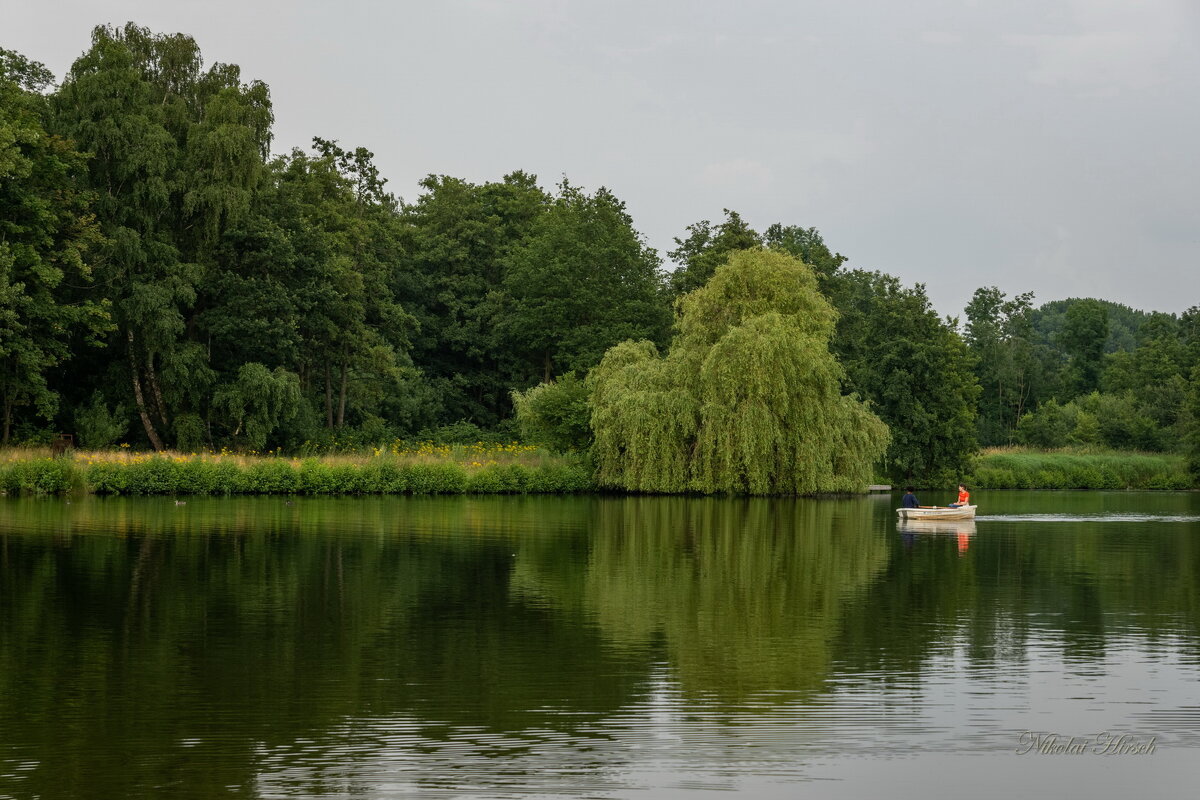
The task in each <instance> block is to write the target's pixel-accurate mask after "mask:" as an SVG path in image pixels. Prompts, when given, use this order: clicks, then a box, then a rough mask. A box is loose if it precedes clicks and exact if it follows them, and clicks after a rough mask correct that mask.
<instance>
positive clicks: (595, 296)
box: [495, 181, 671, 383]
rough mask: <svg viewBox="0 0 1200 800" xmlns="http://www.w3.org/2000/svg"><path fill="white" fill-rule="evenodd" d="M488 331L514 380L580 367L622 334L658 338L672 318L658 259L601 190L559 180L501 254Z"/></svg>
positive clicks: (549, 376)
mask: <svg viewBox="0 0 1200 800" xmlns="http://www.w3.org/2000/svg"><path fill="white" fill-rule="evenodd" d="M495 303H496V306H497V315H496V323H495V325H496V334H497V336H498V337H499V341H500V342H502V343H503V345H504V348H505V351H506V353H508V354H509V356H510V357H515V358H516V359H518V360H519V362H520V363H521V367H520V368H519V369H520V370H521V371H520V372H518V377H521V378H524V379H525V381H526V382H529V381H531V379H532V380H536V379H537V378H538V377H540V378H541V380H542V381H543V382H545V383H549V382H550V380H551V379H552V377H553V376H554V375H555V374H556V373H560V372H567V371H573V370H575V371H579V372H581V373H582V372H586V371H587V370H588V369H590V368H591V367H593V366H595V365H596V364H597V363H599V361H600V358H601V356H603V355H604V352H605V351H606V350H607V349H608V348H610V347H612V346H613V345H615V344H617V343H618V342H620V341H623V340H625V339H649V340H651V341H655V342H660V343H661V342H665V341H666V337H667V333H668V331H669V329H670V324H671V313H670V309H669V306H668V303H667V299H666V295H665V291H664V285H663V279H662V275H661V273H660V270H659V260H658V255H657V254H656V253H655V252H654V250H652V249H651V248H649V247H648V246H647V245H646V244H645V242H643V241H642V238H641V236H640V235H639V234H638V232H637V231H635V230H634V229H633V221H632V220H631V219H630V217H629V214H628V213H627V212H626V210H625V204H624V203H622V202H621V201H620V200H618V199H617V198H616V197H615V196H614V195H613V194H612V193H611V192H609V191H608V190H607V189H604V188H601V189H599V190H597V191H596V192H595V193H594V194H591V195H588V194H585V193H584V192H583V191H581V190H580V189H579V188H577V187H574V186H571V185H570V184H569V183H567V182H566V181H564V182H563V183H562V185H561V186H560V190H559V196H558V197H556V198H555V199H554V202H553V203H552V204H551V205H550V207H549V208H548V209H547V210H546V211H545V212H544V213H543V214H542V215H541V216H539V217H538V219H537V220H536V221H535V222H534V223H533V224H532V226H531V228H530V232H529V235H528V236H527V237H526V238H525V240H524V241H522V242H521V244H520V245H518V246H517V247H515V248H514V249H513V251H512V252H511V254H510V255H509V257H508V261H507V270H506V272H505V275H504V281H503V292H502V293H501V294H499V295H498V296H497V297H496V298H495Z"/></svg>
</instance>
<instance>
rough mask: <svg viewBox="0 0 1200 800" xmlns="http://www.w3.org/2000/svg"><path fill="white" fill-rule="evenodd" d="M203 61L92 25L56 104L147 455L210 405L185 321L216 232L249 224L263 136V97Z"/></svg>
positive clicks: (191, 50) (208, 376) (186, 40)
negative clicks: (90, 217) (90, 204)
mask: <svg viewBox="0 0 1200 800" xmlns="http://www.w3.org/2000/svg"><path fill="white" fill-rule="evenodd" d="M202 63H203V62H202V58H201V55H200V50H199V47H198V46H197V45H196V42H195V41H194V40H193V39H191V38H190V37H188V36H185V35H182V34H174V35H156V34H153V33H151V32H150V31H149V30H146V29H144V28H139V27H137V26H136V25H133V24H129V25H126V26H125V27H124V28H113V27H98V28H96V29H95V30H94V31H93V33H92V46H91V48H90V49H89V50H88V51H87V52H86V53H85V54H84V55H83V56H81V57H80V58H79V59H78V60H77V61H76V62H75V63H74V64H73V65H72V67H71V70H70V72H69V74H68V75H67V78H66V79H65V80H64V82H63V85H62V88H61V89H60V90H59V92H58V93H57V94H56V95H55V97H54V104H53V105H54V108H55V111H56V125H57V127H58V129H59V130H60V131H61V132H62V133H64V134H65V135H67V136H69V137H70V138H71V139H73V140H74V141H75V142H76V143H77V146H78V147H80V148H81V149H84V150H87V151H89V152H91V153H92V154H93V158H92V159H91V160H90V161H89V162H88V178H89V183H90V185H91V187H92V188H93V189H94V190H95V192H96V195H97V199H96V203H95V209H96V211H97V217H98V220H99V223H100V227H101V229H102V231H103V232H104V234H105V236H106V237H107V246H106V247H105V253H104V256H105V257H104V259H103V265H104V271H103V273H102V274H101V275H100V277H101V278H102V280H103V283H104V284H105V286H106V290H107V291H108V292H109V296H110V297H111V299H112V301H113V311H114V317H115V321H116V323H117V325H118V326H119V328H120V342H121V346H122V347H123V348H124V349H125V353H124V354H123V355H124V356H125V357H126V358H127V361H128V367H129V379H130V383H129V388H130V389H131V390H132V397H131V400H132V401H133V403H134V405H135V406H136V407H137V409H138V412H139V416H140V417H141V419H142V422H143V427H144V428H145V431H146V436H147V438H148V440H149V441H150V443H151V444H152V445H153V446H154V447H155V448H156V449H162V448H163V446H164V439H163V436H164V435H165V431H167V430H168V429H169V427H170V420H171V418H172V417H173V416H174V415H175V414H176V413H183V412H188V411H195V410H196V409H195V408H194V407H193V403H195V402H196V400H198V399H201V400H202V399H203V398H204V397H206V396H207V390H208V388H209V385H210V383H211V381H212V377H213V374H212V373H213V371H212V369H211V367H210V366H209V365H208V364H207V363H205V362H206V355H205V352H206V351H205V349H204V348H203V347H201V346H200V344H199V343H198V342H196V341H194V340H193V339H191V338H190V337H189V336H188V331H189V321H190V318H191V316H192V312H193V308H194V305H195V302H196V298H197V292H198V289H199V286H200V284H201V282H202V281H203V279H204V277H205V267H208V266H211V265H212V264H213V257H214V251H215V248H216V245H217V243H218V242H219V241H220V238H221V236H222V235H223V232H224V231H226V230H227V229H228V228H229V227H230V226H231V225H232V224H234V223H236V222H238V221H240V220H241V219H242V218H244V217H245V216H246V215H247V214H248V213H249V210H250V207H251V201H252V198H253V195H254V192H255V190H256V188H257V187H258V185H259V184H260V182H261V180H262V177H263V174H264V164H263V155H264V153H265V152H266V150H267V147H268V142H269V138H270V125H271V121H272V115H271V107H270V97H269V93H268V91H267V87H266V86H265V85H263V84H261V83H257V82H254V83H250V84H243V83H242V82H241V76H240V72H239V70H238V68H237V67H236V66H233V65H227V64H214V65H213V66H212V67H210V68H209V69H207V70H204V69H203V66H202Z"/></svg>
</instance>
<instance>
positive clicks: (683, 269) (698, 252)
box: [668, 208, 804, 296]
mask: <svg viewBox="0 0 1200 800" xmlns="http://www.w3.org/2000/svg"><path fill="white" fill-rule="evenodd" d="M798 230H801V231H802V230H804V229H798ZM687 231H688V235H687V238H684V239H679V238H676V239H675V249H674V250H672V251H671V252H670V253H668V255H669V256H670V257H671V260H672V261H674V262H675V263H676V264H677V265H678V267H677V268H676V269H675V271H674V272H672V273H671V280H670V286H671V292H672V293H673V294H675V295H676V296H678V295H682V294H687V293H688V292H692V291H695V290H696V289H699V288H700V287H701V286H703V285H704V284H705V283H707V282H708V280H709V279H710V278H711V277H712V276H713V273H715V272H716V270H717V267H719V266H721V265H722V264H724V263H726V262H727V261H728V260H729V256H730V254H731V253H735V252H737V251H738V250H750V249H752V248H755V247H761V246H762V244H763V240H762V237H761V236H759V234H758V233H757V232H756V231H755V230H754V229H753V228H751V227H750V226H749V225H748V224H747V223H746V221H745V220H743V219H742V217H741V215H740V214H738V213H737V212H736V211H730V210H729V209H728V208H727V209H725V221H724V222H722V223H721V224H720V225H717V226H715V227H714V226H713V224H712V223H711V222H709V221H708V220H706V219H705V220H701V221H700V222H697V223H696V224H694V225H688V226H687ZM779 233H780V235H779V237H778V241H777V242H776V243H777V244H781V245H784V246H782V247H780V248H779V249H781V250H783V251H784V252H789V253H790V254H791V255H793V256H796V257H800V253H799V252H794V251H793V250H791V249H790V248H788V247H787V246H786V245H788V244H801V242H802V241H803V239H802V237H795V236H788V235H787V234H785V233H783V231H782V229H781V230H780V232H779ZM796 249H802V246H801V247H797V248H796Z"/></svg>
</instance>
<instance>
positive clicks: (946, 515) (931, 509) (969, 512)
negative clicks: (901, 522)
mask: <svg viewBox="0 0 1200 800" xmlns="http://www.w3.org/2000/svg"><path fill="white" fill-rule="evenodd" d="M975 509H976V506H961V507H959V508H947V507H946V506H925V507H923V508H897V509H896V513H897V514H899V515H900V519H911V520H918V519H933V520H952V519H975Z"/></svg>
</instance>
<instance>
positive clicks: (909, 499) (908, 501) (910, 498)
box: [900, 486, 921, 508]
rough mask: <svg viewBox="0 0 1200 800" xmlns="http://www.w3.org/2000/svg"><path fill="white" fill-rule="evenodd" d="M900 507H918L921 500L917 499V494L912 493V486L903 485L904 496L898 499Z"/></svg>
mask: <svg viewBox="0 0 1200 800" xmlns="http://www.w3.org/2000/svg"><path fill="white" fill-rule="evenodd" d="M900 507H901V508H920V507H921V501H919V500H917V496H916V495H915V494H913V487H911V486H905V487H904V497H903V499H901V500H900Z"/></svg>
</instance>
